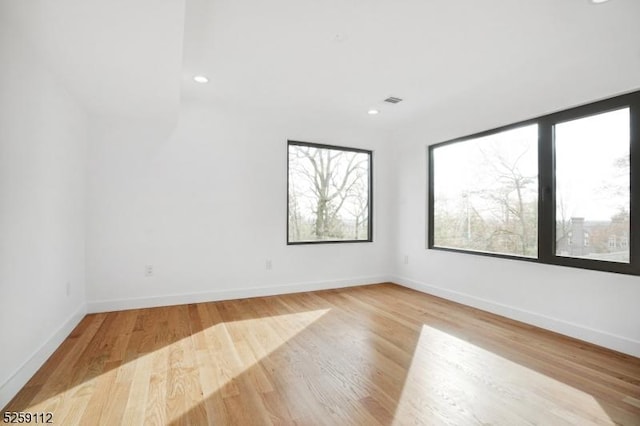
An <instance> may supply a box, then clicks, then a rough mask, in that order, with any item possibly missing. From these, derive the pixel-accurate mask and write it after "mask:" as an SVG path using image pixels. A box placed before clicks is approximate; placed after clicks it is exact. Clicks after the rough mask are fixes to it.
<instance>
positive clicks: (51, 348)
mask: <svg viewBox="0 0 640 426" xmlns="http://www.w3.org/2000/svg"><path fill="white" fill-rule="evenodd" d="M86 313H87V308H86V305H85V304H84V303H83V304H82V305H80V307H79V308H78V309H77V310H76V311H75V312H74V313H73V314H71V316H70V317H69V318H67V320H66V321H65V322H64V323H63V324H62V325H61V326H60V327H59V328H58V329H57V330H56V331H55V332H54V333H53V334H52V335H51V337H49V339H47V341H46V342H44V343H43V344H42V345H41V346H40V347H39V348H38V349H37V350H36V351H35V352H34V353H33V354H32V355H31V356H30V357H29V358H28V359H27V360H26V361H25V362H24V363H23V364H22V365H21V366H20V367H19V368H18V369H17V370H16V371H15V373H13V374H12V375H11V376H10V377H9V379H7V381H6V382H4V383H3V384H2V385H0V409H2V408H3V407H5V406H6V405H7V404H8V403H9V401H11V399H13V397H14V396H16V394H17V393H18V391H19V390H20V389H22V387H23V386H24V385H25V384H26V383H27V382H28V381H29V379H31V377H32V376H33V375H34V374H35V373H36V371H38V369H39V368H40V367H42V365H43V364H44V363H45V361H46V360H47V359H49V357H50V356H51V355H52V354H53V353H54V352H55V350H56V349H58V347H59V346H60V345H61V344H62V342H63V341H64V339H66V338H67V336H68V335H69V334H70V333H71V332H72V331H73V329H74V328H75V327H76V326H77V325H78V323H80V321H81V320H82V318H84V316H85V315H86Z"/></svg>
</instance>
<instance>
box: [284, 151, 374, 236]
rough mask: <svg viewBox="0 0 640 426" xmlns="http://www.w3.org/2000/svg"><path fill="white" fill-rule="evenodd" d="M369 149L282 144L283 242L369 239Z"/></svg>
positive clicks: (370, 211) (370, 174)
mask: <svg viewBox="0 0 640 426" xmlns="http://www.w3.org/2000/svg"><path fill="white" fill-rule="evenodd" d="M371 157H372V153H371V151H366V150H362V149H356V148H344V147H337V146H331V145H320V144H313V143H307V142H296V141H289V142H288V179H287V181H288V191H287V194H288V197H287V198H288V200H287V206H288V224H287V244H310V243H337V242H368V241H372V223H371V217H372V193H373V192H372V164H371Z"/></svg>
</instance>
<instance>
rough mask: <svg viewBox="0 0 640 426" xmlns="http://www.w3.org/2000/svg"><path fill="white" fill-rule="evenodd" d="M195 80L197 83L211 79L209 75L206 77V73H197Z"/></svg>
mask: <svg viewBox="0 0 640 426" xmlns="http://www.w3.org/2000/svg"><path fill="white" fill-rule="evenodd" d="M193 80H194V81H195V82H196V83H208V82H209V79H208V78H207V77H205V76H204V75H196V76H195V77H193Z"/></svg>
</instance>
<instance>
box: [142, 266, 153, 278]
mask: <svg viewBox="0 0 640 426" xmlns="http://www.w3.org/2000/svg"><path fill="white" fill-rule="evenodd" d="M144 276H145V277H147V278H150V277H153V265H146V266H145V267H144Z"/></svg>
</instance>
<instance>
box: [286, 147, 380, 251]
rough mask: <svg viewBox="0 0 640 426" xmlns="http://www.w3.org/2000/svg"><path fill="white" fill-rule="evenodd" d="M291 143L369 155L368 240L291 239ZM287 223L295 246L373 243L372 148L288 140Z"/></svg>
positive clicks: (289, 244)
mask: <svg viewBox="0 0 640 426" xmlns="http://www.w3.org/2000/svg"><path fill="white" fill-rule="evenodd" d="M291 145H296V146H308V147H312V148H319V149H332V150H338V151H346V152H357V153H359V154H367V155H368V156H369V173H368V179H369V185H368V186H369V188H368V189H369V191H368V196H369V206H368V207H369V208H368V219H367V239H366V240H316V241H291V240H290V238H289V236H290V234H289V214H290V211H289V183H290V182H289V177H290V173H289V172H290V171H289V147H290V146H291ZM286 155H287V218H286V220H287V224H286V228H287V235H286V238H287V245H288V246H294V245H308V244H343V243H372V242H373V151H372V150H368V149H363V148H352V147H346V146H339V145H329V144H323V143H315V142H303V141H298V140H287V152H286Z"/></svg>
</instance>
